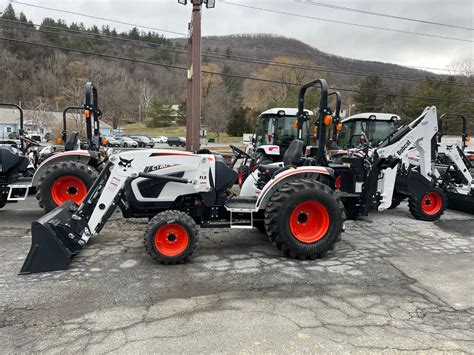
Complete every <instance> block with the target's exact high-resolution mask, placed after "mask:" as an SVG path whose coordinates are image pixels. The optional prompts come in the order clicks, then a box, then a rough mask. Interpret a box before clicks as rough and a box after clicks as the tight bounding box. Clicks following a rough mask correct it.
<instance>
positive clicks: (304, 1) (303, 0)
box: [293, 0, 474, 31]
mask: <svg viewBox="0 0 474 355" xmlns="http://www.w3.org/2000/svg"><path fill="white" fill-rule="evenodd" d="M293 1H295V2H299V3H301V4H307V5H313V6H320V7H326V8H329V9H335V10H342V11H350V12H357V13H360V14H365V15H373V16H380V17H387V18H393V19H397V20H404V21H411V22H419V23H424V24H428V25H435V26H444V27H451V28H458V29H461V30H469V31H474V28H472V27H463V26H456V25H451V24H447V23H440V22H434V21H428V20H421V19H416V18H413V17H405V16H395V15H390V14H386V13H382V12H374V11H367V10H360V9H355V8H352V7H346V6H340V5H333V4H327V3H322V2H317V1H312V0H293Z"/></svg>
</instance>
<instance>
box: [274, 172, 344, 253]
mask: <svg viewBox="0 0 474 355" xmlns="http://www.w3.org/2000/svg"><path fill="white" fill-rule="evenodd" d="M344 219H345V215H344V207H343V205H342V203H341V201H340V200H339V198H337V197H335V195H334V191H333V190H332V189H331V188H330V187H329V186H327V185H325V184H323V183H321V182H318V181H313V180H308V179H300V180H296V181H293V182H289V183H287V184H285V185H283V186H282V187H280V188H279V189H278V190H277V191H276V192H275V193H274V194H273V196H272V197H271V198H270V201H269V203H268V205H267V208H266V210H265V227H266V230H267V234H268V236H269V237H270V239H271V240H272V241H273V243H274V244H275V245H276V247H277V248H278V249H279V250H281V251H282V252H283V254H284V255H286V256H288V257H290V258H298V259H302V260H304V259H316V258H318V257H324V256H325V255H326V253H327V252H328V251H329V250H332V249H334V246H335V244H336V242H338V241H339V240H340V236H341V233H342V231H343V222H344Z"/></svg>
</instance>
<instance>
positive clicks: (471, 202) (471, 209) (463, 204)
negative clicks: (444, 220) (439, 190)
mask: <svg viewBox="0 0 474 355" xmlns="http://www.w3.org/2000/svg"><path fill="white" fill-rule="evenodd" d="M447 195H448V208H451V209H453V210H457V211H462V212H467V213H471V214H474V194H473V193H472V192H471V194H470V195H462V194H457V193H454V192H448V193H447Z"/></svg>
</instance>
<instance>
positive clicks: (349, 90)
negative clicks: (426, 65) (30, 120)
mask: <svg viewBox="0 0 474 355" xmlns="http://www.w3.org/2000/svg"><path fill="white" fill-rule="evenodd" d="M0 40H1V41H8V42H14V43H21V44H28V45H33V46H38V47H44V48H50V49H56V50H62V51H69V52H76V53H81V54H87V55H92V56H96V57H103V58H108V59H116V60H122V61H127V62H131V63H140V64H147V65H154V66H160V67H164V68H169V69H177V70H183V71H185V70H187V68H185V67H180V66H177V65H171V64H163V63H157V62H151V61H146V60H139V59H131V58H126V57H119V56H115V55H110V54H104V53H96V52H91V51H85V50H81V49H70V48H66V47H61V46H55V45H50V44H42V43H36V42H30V41H24V40H19V39H13V38H7V37H0ZM202 72H203V73H204V74H210V75H218V76H227V77H233V78H239V79H243V80H252V81H260V82H267V83H275V84H284V85H291V86H301V83H294V82H287V81H279V80H274V79H261V78H255V77H249V76H243V75H235V74H227V73H220V72H214V71H208V70H203V71H202ZM332 89H333V90H339V91H343V92H344V91H346V92H354V93H365V94H374V95H380V96H391V97H407V98H417V99H425V100H436V101H445V102H453V103H463V104H471V105H472V104H474V102H473V101H468V100H453V99H445V98H442V97H430V96H418V95H405V94H393V93H385V92H377V91H369V90H363V91H362V90H356V89H346V88H336V87H334V88H333V87H332Z"/></svg>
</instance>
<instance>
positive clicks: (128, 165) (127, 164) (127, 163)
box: [118, 157, 133, 171]
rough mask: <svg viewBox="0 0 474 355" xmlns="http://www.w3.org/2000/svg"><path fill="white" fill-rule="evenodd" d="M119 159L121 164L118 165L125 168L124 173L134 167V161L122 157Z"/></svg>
mask: <svg viewBox="0 0 474 355" xmlns="http://www.w3.org/2000/svg"><path fill="white" fill-rule="evenodd" d="M119 158H120V162H119V163H118V165H119V166H121V167H123V171H127V169H128V168H131V167H132V161H133V159H130V160H127V159H124V158H122V157H119Z"/></svg>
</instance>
